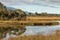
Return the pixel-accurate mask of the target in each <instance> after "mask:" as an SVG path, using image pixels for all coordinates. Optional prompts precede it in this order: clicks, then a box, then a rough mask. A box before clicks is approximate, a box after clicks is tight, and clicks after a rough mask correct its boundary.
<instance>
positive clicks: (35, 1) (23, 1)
mask: <svg viewBox="0 0 60 40" xmlns="http://www.w3.org/2000/svg"><path fill="white" fill-rule="evenodd" d="M0 2H2V3H3V4H4V5H6V6H9V7H14V8H20V9H23V10H24V11H29V12H36V11H37V12H48V13H60V0H0Z"/></svg>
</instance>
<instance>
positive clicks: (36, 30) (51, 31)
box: [3, 25, 60, 40]
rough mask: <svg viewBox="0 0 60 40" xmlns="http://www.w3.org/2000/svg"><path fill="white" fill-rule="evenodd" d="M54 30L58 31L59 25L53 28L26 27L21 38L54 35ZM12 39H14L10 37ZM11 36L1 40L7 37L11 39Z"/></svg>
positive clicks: (6, 39)
mask: <svg viewBox="0 0 60 40" xmlns="http://www.w3.org/2000/svg"><path fill="white" fill-rule="evenodd" d="M56 30H60V25H55V26H26V31H25V33H23V34H22V36H24V35H26V36H29V35H37V34H42V35H47V34H48V35H50V34H54V33H55V32H56ZM12 36H13V37H16V36H14V35H12ZM12 36H11V35H9V34H7V35H6V38H4V39H3V40H8V39H9V37H12Z"/></svg>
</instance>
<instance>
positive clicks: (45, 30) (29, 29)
mask: <svg viewBox="0 0 60 40" xmlns="http://www.w3.org/2000/svg"><path fill="white" fill-rule="evenodd" d="M56 30H60V25H55V26H26V32H25V33H24V34H25V35H36V34H42V35H46V34H53V33H55V32H56Z"/></svg>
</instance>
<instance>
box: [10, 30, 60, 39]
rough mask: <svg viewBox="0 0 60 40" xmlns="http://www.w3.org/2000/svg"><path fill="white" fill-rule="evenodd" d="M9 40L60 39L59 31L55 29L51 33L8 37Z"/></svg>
mask: <svg viewBox="0 0 60 40" xmlns="http://www.w3.org/2000/svg"><path fill="white" fill-rule="evenodd" d="M9 40H60V31H56V34H53V35H46V36H43V35H31V36H21V37H15V38H10V39H9Z"/></svg>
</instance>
